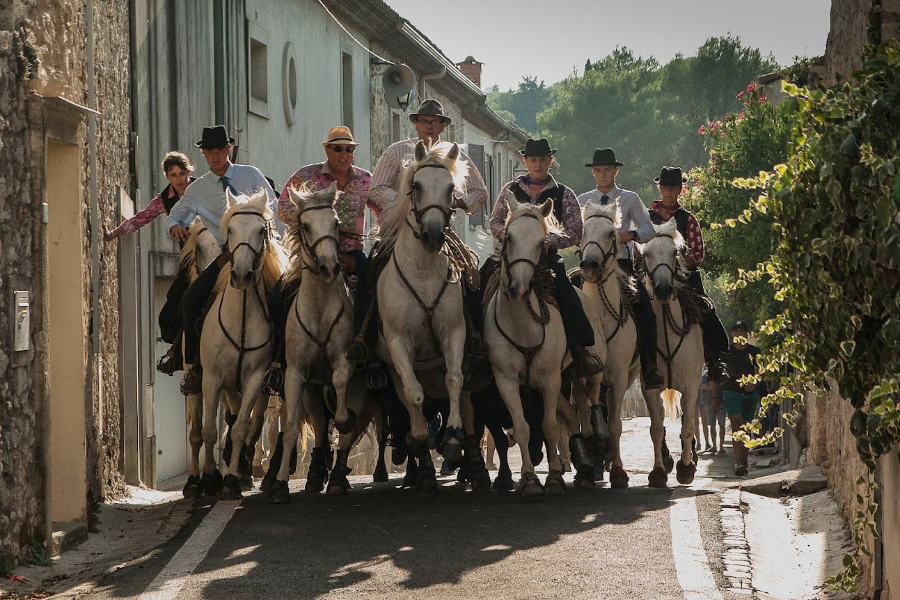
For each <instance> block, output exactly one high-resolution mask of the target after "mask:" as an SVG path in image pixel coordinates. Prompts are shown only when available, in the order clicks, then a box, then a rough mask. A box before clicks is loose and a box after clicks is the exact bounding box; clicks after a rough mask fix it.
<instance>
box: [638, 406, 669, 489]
mask: <svg viewBox="0 0 900 600" xmlns="http://www.w3.org/2000/svg"><path fill="white" fill-rule="evenodd" d="M644 401H645V402H646V403H647V412H649V413H650V438H651V439H652V440H653V470H652V471H650V476H649V478H648V485H649V486H650V487H666V481H667V480H668V478H669V476H668V474H667V471H666V468H665V465H664V464H663V456H662V446H663V437H664V436H665V434H666V428H665V425H664V420H665V412H664V409H663V405H662V399H661V398H660V397H659V390H644Z"/></svg>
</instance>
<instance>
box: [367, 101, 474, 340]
mask: <svg viewBox="0 0 900 600" xmlns="http://www.w3.org/2000/svg"><path fill="white" fill-rule="evenodd" d="M409 120H410V122H412V124H413V127H415V129H416V134H417V137H414V138H408V139H405V140H400V141H399V142H395V143H393V144H391V145H390V146H389V147H388V149H387V150H385V151H384V154H382V155H381V158H379V159H378V164H376V165H375V170H374V171H373V172H372V181H371V184H370V187H369V199H370V200H372V201H374V202H375V204H377V205H378V206H379V207H380V208H381V209H382V210H383V209H384V208H386V207H387V206H389V205H390V204H391V203H392V202H393V201H394V198H396V197H397V193H398V191H399V190H400V174H401V173H402V172H403V166H404V161H406V160H407V159H408V158H409V157H410V156H412V155H413V154H414V152H415V148H416V143H417V142H418V141H419V140H421V141H423V142H425V143H426V144H435V143H437V142H439V141H441V133H443V132H444V128H445V127H447V125H449V124H450V123H452V122H453V119H451V118H450V117H448V116H447V115H445V114H444V107H443V106H441V103H440V102H438V101H437V100H432V99H428V100H425V101H423V102H422V104H420V105H419V109H418V110H417V111H416V112H414V113H411V114H410V115H409ZM459 158H460V160H462V161H464V162H465V163H466V164H467V165H468V167H469V172H468V175H467V176H466V185H465V193H462V192H461V191H455V192H454V199H453V204H452V207H453V208H454V209H456V208H461V209H463V210H465V211H466V213H467V214H470V215H471V214H474V213H476V212H478V211H479V210H481V207H482V206H484V204H485V202H486V201H487V197H488V194H487V188H486V187H485V185H484V179H482V177H481V173H480V172H479V171H478V167H476V166H475V163H473V162H472V159H470V158H469V157H468V156H467V155H466V154H465V153H464V152H460V153H459ZM373 254H376V253H375V252H374V249H373ZM374 275H377V274H373V273H369V263H368V261H366V262H365V263H363V265H362V266H360V268H359V271H358V273H357V276H358V280H357V285H356V301H355V303H354V306H353V324H354V328H355V330H356V332H357V334H359V333H360V330H361V329H362V326H363V323H364V321H365V318H366V313H367V312H368V310H369V304H370V303H371V297H372V293H373V288H374V286H373V282H374ZM477 304H478V298H477V297H473V296H471V295H468V294H467V296H466V305H467V306H471V307H473V308H474V306H475V305H477ZM480 310H481V309H480V306H479V309H478V314H477V315H476V314H473V315H471V316H472V318H473V319H474V320H475V324H476V329H478V330H479V331H480V329H481V327H480V326H479V324H480V322H481V314H480ZM470 312H472V311H470Z"/></svg>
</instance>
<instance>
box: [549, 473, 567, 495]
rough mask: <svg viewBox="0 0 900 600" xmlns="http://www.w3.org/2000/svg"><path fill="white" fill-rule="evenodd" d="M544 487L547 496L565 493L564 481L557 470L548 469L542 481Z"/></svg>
mask: <svg viewBox="0 0 900 600" xmlns="http://www.w3.org/2000/svg"><path fill="white" fill-rule="evenodd" d="M544 489H545V490H546V492H547V495H548V496H564V495H565V493H566V481H565V479H563V474H562V473H560V472H559V471H550V473H549V474H548V475H547V479H546V481H545V482H544Z"/></svg>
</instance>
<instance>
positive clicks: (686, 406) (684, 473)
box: [675, 378, 699, 485]
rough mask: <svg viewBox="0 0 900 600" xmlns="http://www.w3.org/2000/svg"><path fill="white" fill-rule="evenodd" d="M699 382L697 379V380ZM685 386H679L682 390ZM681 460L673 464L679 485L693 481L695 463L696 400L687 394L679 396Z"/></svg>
mask: <svg viewBox="0 0 900 600" xmlns="http://www.w3.org/2000/svg"><path fill="white" fill-rule="evenodd" d="M697 381H698V382H699V378H698V379H697ZM684 387H685V386H681V388H682V389H684ZM681 410H682V412H683V415H684V416H683V418H682V420H681V460H679V461H678V462H677V463H676V464H675V478H676V479H677V480H678V483H680V484H681V485H688V484H690V483H691V482H692V481H694V474H695V473H696V472H697V463H696V462H695V461H694V439H695V434H696V431H695V421H696V418H697V400H696V396H695V397H690V396H689V395H688V394H684V393H682V394H681Z"/></svg>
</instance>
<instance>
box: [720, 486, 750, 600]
mask: <svg viewBox="0 0 900 600" xmlns="http://www.w3.org/2000/svg"><path fill="white" fill-rule="evenodd" d="M719 505H720V506H721V509H722V511H721V520H722V534H723V540H722V543H723V544H724V546H725V552H724V554H723V555H722V563H723V565H724V567H725V569H724V572H723V575H724V576H725V578H726V579H727V580H728V583H729V586H730V587H729V588H728V591H730V592H735V593H738V594H744V595H747V596H751V595H753V591H754V590H753V582H752V579H753V576H752V567H751V564H750V545H749V544H748V543H747V537H746V530H745V526H744V513H743V511H742V510H741V490H740V488H734V489H729V490H725V491H724V492H722V495H721V499H720V500H719Z"/></svg>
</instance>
